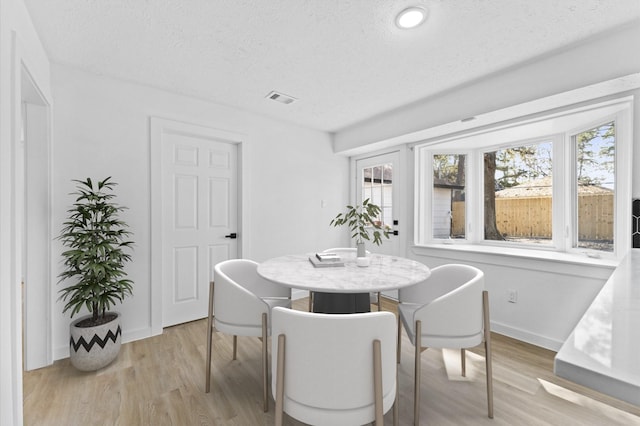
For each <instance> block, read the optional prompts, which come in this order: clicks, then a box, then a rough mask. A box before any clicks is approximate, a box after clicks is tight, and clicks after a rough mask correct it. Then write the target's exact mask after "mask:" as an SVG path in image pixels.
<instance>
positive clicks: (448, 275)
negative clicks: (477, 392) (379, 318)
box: [397, 264, 493, 425]
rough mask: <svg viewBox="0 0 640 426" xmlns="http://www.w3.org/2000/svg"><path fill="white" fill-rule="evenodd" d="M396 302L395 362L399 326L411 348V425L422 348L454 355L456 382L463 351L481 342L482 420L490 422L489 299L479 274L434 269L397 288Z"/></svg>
mask: <svg viewBox="0 0 640 426" xmlns="http://www.w3.org/2000/svg"><path fill="white" fill-rule="evenodd" d="M398 302H399V303H398V315H399V321H398V347H397V349H398V350H397V358H398V362H400V348H401V345H400V341H401V333H402V326H403V325H404V328H405V330H406V332H407V336H408V337H409V340H410V341H411V343H412V344H413V345H414V346H415V367H414V369H415V374H414V424H415V425H418V424H419V422H420V420H419V417H420V375H421V359H420V354H421V353H422V349H423V347H427V348H451V349H460V355H461V370H462V376H465V375H466V354H465V349H467V348H472V347H475V346H478V345H479V344H481V343H483V342H484V346H485V367H486V380H487V406H488V416H489V418H493V378H492V368H491V331H490V321H489V296H488V292H487V291H486V290H484V273H483V272H482V271H481V270H480V269H478V268H475V267H473V266H468V265H459V264H449V265H442V266H438V267H435V268H433V269H431V275H430V276H429V278H428V279H427V280H425V281H423V282H422V283H419V284H416V285H414V286H411V287H406V288H401V289H400V290H399V292H398Z"/></svg>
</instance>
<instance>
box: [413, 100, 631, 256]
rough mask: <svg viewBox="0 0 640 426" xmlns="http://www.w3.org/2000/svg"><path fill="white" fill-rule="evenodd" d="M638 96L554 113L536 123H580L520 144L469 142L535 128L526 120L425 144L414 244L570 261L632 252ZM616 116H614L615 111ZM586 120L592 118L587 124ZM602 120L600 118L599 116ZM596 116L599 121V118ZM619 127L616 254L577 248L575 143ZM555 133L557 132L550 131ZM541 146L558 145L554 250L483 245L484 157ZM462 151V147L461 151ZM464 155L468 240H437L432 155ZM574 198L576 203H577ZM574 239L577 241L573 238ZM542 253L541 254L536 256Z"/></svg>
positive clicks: (418, 153) (419, 150) (418, 154)
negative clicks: (595, 130) (594, 131)
mask: <svg viewBox="0 0 640 426" xmlns="http://www.w3.org/2000/svg"><path fill="white" fill-rule="evenodd" d="M633 101H634V99H633V96H627V97H623V98H619V99H612V100H608V101H605V102H597V103H596V102H593V103H591V104H587V105H582V106H578V107H576V106H572V107H567V108H565V109H563V110H562V111H553V112H549V113H548V114H547V115H542V116H541V117H537V118H536V119H535V122H543V123H544V122H546V121H551V120H554V119H555V118H556V117H562V118H568V121H569V122H571V120H575V121H576V123H575V125H569V126H567V125H565V126H564V127H563V128H562V130H561V131H553V132H551V131H550V132H548V134H544V133H540V134H536V135H531V136H530V137H526V136H525V137H523V138H522V139H519V140H509V141H501V142H498V143H493V144H490V143H486V142H485V143H482V144H480V145H477V146H473V145H472V144H471V143H470V142H469V141H470V140H473V139H472V138H474V137H476V135H486V134H492V133H493V132H500V131H501V130H502V129H504V128H507V129H511V130H513V129H517V128H519V127H521V128H526V126H527V125H528V124H529V123H531V122H532V120H527V118H526V117H523V118H522V119H520V120H514V121H513V122H511V123H509V124H508V125H505V126H499V125H495V126H489V127H487V128H484V129H480V130H476V131H475V132H474V131H473V130H472V131H469V132H466V133H465V134H457V135H453V136H451V137H445V138H441V139H438V140H433V141H422V142H421V143H420V142H418V143H416V144H415V145H414V153H415V167H416V175H415V176H416V183H415V194H414V197H415V220H414V244H415V246H417V247H420V246H424V247H433V246H439V247H442V245H443V244H445V245H451V246H455V248H456V249H463V250H464V249H465V248H468V249H471V250H473V251H478V250H480V251H482V250H483V249H484V248H486V249H487V250H489V251H495V249H496V248H498V249H499V248H507V249H509V250H511V249H513V250H514V251H515V250H517V251H518V252H520V250H523V252H524V253H529V255H531V256H534V257H535V256H537V255H540V256H543V257H548V256H549V255H550V253H557V254H559V253H564V254H566V255H569V257H576V256H580V257H585V256H586V257H588V258H589V259H592V260H593V259H604V260H619V259H621V258H622V256H624V255H625V254H626V253H627V252H628V251H629V250H630V247H631V235H630V233H631V227H630V220H627V219H628V218H627V217H626V214H625V212H630V211H631V210H630V209H631V181H632V175H631V173H632V170H631V162H632V159H631V154H632V147H633V139H632V133H633V129H632V123H633V121H632V117H633V116H632V114H633ZM612 109H613V110H615V111H614V112H613V113H612V112H611V110H612ZM585 112H586V114H584V117H590V119H589V120H586V119H585V118H583V115H582V114H583V113H585ZM598 114H600V115H598ZM594 116H597V117H594ZM611 121H615V123H616V151H615V188H614V191H615V192H614V194H615V195H614V199H615V201H614V220H615V223H614V250H613V252H605V251H601V250H595V249H586V248H579V247H574V246H573V241H575V240H577V236H575V235H576V230H577V198H576V197H574V196H573V195H574V194H575V193H576V191H577V185H576V182H575V179H574V178H573V176H574V175H575V170H576V169H575V160H574V159H575V155H576V154H575V149H574V148H573V143H572V138H573V136H574V135H576V134H577V133H579V132H580V131H584V130H587V129H589V128H592V127H595V126H598V125H600V124H604V123H607V122H611ZM550 127H553V126H550ZM541 141H551V142H552V144H553V151H552V152H553V166H552V179H553V190H552V196H553V206H552V221H553V223H552V241H551V244H549V245H546V244H545V245H540V244H527V243H519V242H508V241H490V240H485V239H484V202H483V201H482V200H483V196H484V194H483V181H484V163H483V154H484V152H489V151H495V150H496V149H504V148H505V147H514V146H525V145H530V144H533V143H536V142H541ZM457 145H460V146H459V147H458V146H457ZM439 154H459V155H462V154H464V155H467V160H466V171H465V173H466V182H465V218H466V224H465V229H466V231H465V238H464V239H438V238H434V237H433V227H432V217H433V216H432V215H433V210H432V202H433V201H432V200H433V155H439ZM574 198H575V200H574ZM574 236H575V237H574ZM536 253H538V254H536Z"/></svg>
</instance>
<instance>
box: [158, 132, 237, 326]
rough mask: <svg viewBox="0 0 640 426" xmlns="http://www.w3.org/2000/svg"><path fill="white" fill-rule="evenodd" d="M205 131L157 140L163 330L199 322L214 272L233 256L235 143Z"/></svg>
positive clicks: (205, 312)
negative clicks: (160, 175) (159, 164)
mask: <svg viewBox="0 0 640 426" xmlns="http://www.w3.org/2000/svg"><path fill="white" fill-rule="evenodd" d="M209 130H211V132H207V134H199V133H198V132H184V131H179V132H178V131H176V132H165V133H164V134H163V136H162V170H163V172H162V212H163V215H162V216H163V219H162V234H163V235H162V242H163V243H162V246H163V248H162V282H163V297H162V300H163V311H162V324H163V327H167V326H171V325H175V324H179V323H183V322H187V321H193V320H195V319H199V318H204V317H205V316H206V315H207V308H208V294H209V281H210V280H212V279H213V267H214V266H215V264H216V263H218V262H220V261H223V260H227V259H232V258H236V257H237V251H238V246H237V241H238V240H237V239H236V238H235V236H236V233H237V225H238V219H237V218H238V211H237V210H238V195H237V194H238V182H237V181H238V167H237V157H238V148H237V143H236V142H235V141H230V140H226V139H223V138H216V137H215V130H214V129H209Z"/></svg>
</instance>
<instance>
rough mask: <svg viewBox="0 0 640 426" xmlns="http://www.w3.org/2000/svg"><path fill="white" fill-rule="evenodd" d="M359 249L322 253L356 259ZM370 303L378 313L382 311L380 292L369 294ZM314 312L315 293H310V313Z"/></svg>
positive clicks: (345, 248) (347, 248)
mask: <svg viewBox="0 0 640 426" xmlns="http://www.w3.org/2000/svg"><path fill="white" fill-rule="evenodd" d="M357 250H358V249H357V248H355V247H334V248H330V249H326V250H323V251H322V253H336V254H338V255H340V257H353V258H355V257H356V253H357ZM366 253H367V256H368V255H370V254H371V252H369V250H367V251H366ZM369 302H370V303H371V304H372V305H376V307H377V308H378V311H380V310H381V309H380V292H374V293H369ZM312 310H313V292H309V312H311V311H312Z"/></svg>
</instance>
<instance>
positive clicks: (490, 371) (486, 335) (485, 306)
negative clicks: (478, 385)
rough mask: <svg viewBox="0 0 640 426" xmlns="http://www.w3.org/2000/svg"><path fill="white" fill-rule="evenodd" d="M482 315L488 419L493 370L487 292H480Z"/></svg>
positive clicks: (491, 409) (491, 396)
mask: <svg viewBox="0 0 640 426" xmlns="http://www.w3.org/2000/svg"><path fill="white" fill-rule="evenodd" d="M482 313H483V320H484V351H485V354H484V360H485V365H486V370H487V372H486V374H487V410H488V416H489V418H490V419H492V418H493V368H492V366H491V358H492V355H491V321H490V319H489V292H488V291H486V290H484V291H483V292H482Z"/></svg>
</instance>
